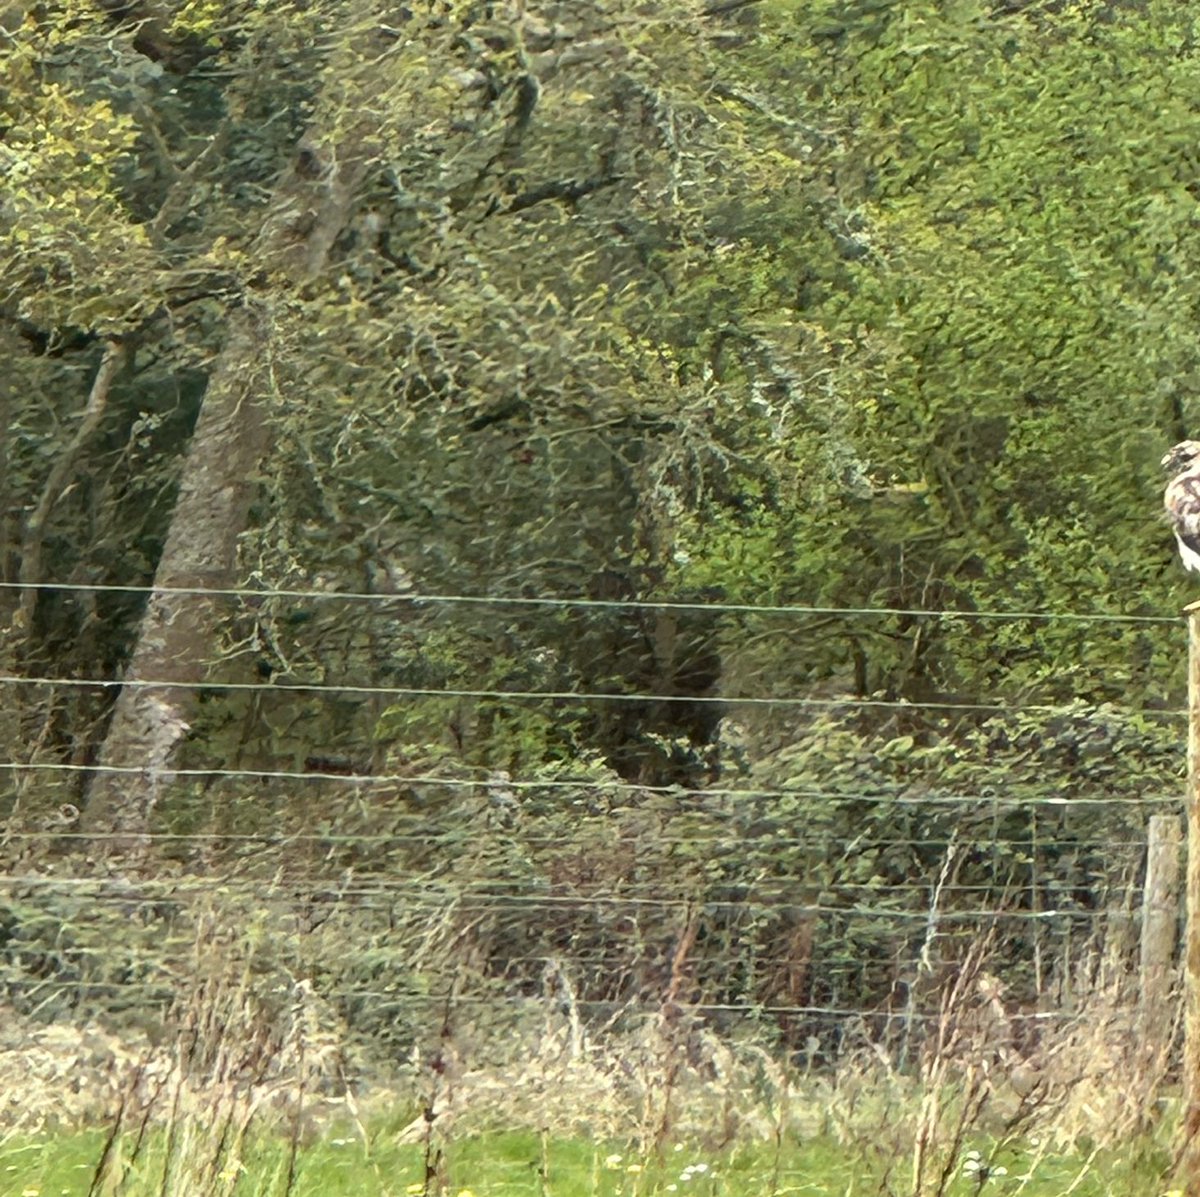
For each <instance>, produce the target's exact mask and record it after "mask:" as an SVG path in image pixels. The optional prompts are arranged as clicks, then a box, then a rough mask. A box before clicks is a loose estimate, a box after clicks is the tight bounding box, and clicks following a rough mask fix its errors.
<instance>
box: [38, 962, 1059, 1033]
mask: <svg viewBox="0 0 1200 1197" xmlns="http://www.w3.org/2000/svg"><path fill="white" fill-rule="evenodd" d="M548 963H551V964H553V963H555V962H554V961H548ZM163 989H164V984H163V983H159V984H156V983H154V982H153V981H131V980H117V981H79V982H62V981H42V982H36V983H34V984H32V985H31V986H30V992H31V993H42V992H46V991H53V992H63V991H71V990H80V991H88V990H91V991H103V992H107V991H113V992H122V993H129V992H136V993H142V994H147V995H156V994H157V995H160V996H162V993H163ZM326 996H328V997H330V998H337V999H347V998H359V999H361V998H371V999H376V1000H379V1001H385V1002H387V1003H388V1004H389V1005H392V1006H394V1007H395V1008H397V1009H403V1008H406V1007H412V1008H417V1009H425V1008H428V1007H430V1006H433V1007H436V1008H439V1009H444V1008H445V1007H446V1006H448V1005H453V1006H494V1005H495V1004H496V1001H497V995H495V994H473V993H459V992H455V991H449V990H447V991H444V992H437V993H428V994H418V993H395V992H393V991H391V990H387V989H358V988H353V989H330V990H328V991H327V994H326ZM164 1000H167V999H164ZM506 1000H508V1001H512V1000H514V999H513V998H512V997H511V996H510V997H508V998H507V999H506ZM520 1000H521V1001H525V1002H528V1003H530V1004H531V1005H537V1004H547V1003H549V1002H551V1001H552V1000H553V999H548V998H547V997H545V996H543V995H540V994H527V995H521V997H520ZM571 1005H573V1006H579V1007H581V1008H584V1009H601V1010H606V1011H627V1012H628V1013H631V1014H638V1013H641V1014H646V1013H647V1007H649V1012H650V1013H653V1012H654V1009H655V1004H654V1003H653V1002H652V1001H651V1002H650V1003H646V1002H644V1001H642V1002H636V1003H635V1002H631V1001H630V1000H629V999H628V998H582V997H574V998H572V999H571ZM688 1009H689V1010H691V1011H693V1012H695V1013H698V1014H705V1013H708V1014H715V1013H726V1014H744V1015H755V1014H772V1015H774V1014H792V1015H812V1016H816V1017H821V1016H825V1017H828V1018H838V1019H845V1018H868V1019H886V1020H895V1021H898V1022H904V1021H917V1022H925V1021H930V1022H936V1021H937V1020H938V1019H939V1018H941V1017H942V1016H941V1015H939V1014H937V1013H930V1012H926V1011H919V1010H911V1011H910V1010H907V1009H898V1010H896V1009H893V1010H888V1009H882V1010H871V1009H863V1008H861V1007H853V1006H847V1007H840V1006H816V1005H814V1006H808V1005H786V1004H778V1003H757V1002H696V1003H689V1004H688ZM1009 1017H1010V1018H1011V1019H1012V1020H1014V1021H1016V1020H1021V1021H1029V1022H1055V1021H1058V1020H1060V1019H1066V1020H1071V1019H1076V1018H1079V1017H1080V1014H1079V1012H1078V1011H1076V1012H1074V1013H1071V1012H1065V1011H1057V1010H1026V1011H1014V1012H1013V1013H1012V1014H1011V1015H1009Z"/></svg>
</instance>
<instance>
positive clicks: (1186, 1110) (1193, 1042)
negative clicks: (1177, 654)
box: [1177, 603, 1200, 1197]
mask: <svg viewBox="0 0 1200 1197" xmlns="http://www.w3.org/2000/svg"><path fill="white" fill-rule="evenodd" d="M1184 610H1185V612H1186V614H1187V621H1188V739H1187V828H1188V832H1187V884H1186V889H1185V902H1186V906H1187V925H1186V931H1185V936H1186V939H1185V948H1184V973H1183V987H1184V1007H1183V1101H1182V1107H1183V1109H1182V1115H1183V1116H1182V1118H1181V1120H1180V1135H1181V1139H1180V1146H1179V1151H1178V1153H1177V1159H1178V1162H1179V1178H1180V1180H1181V1181H1182V1182H1183V1185H1184V1193H1185V1194H1186V1197H1200V603H1192V604H1191V605H1190V606H1188V607H1186V608H1185V609H1184Z"/></svg>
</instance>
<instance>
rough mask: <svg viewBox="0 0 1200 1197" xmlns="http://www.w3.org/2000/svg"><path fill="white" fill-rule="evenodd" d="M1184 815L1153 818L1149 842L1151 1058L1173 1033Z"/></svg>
mask: <svg viewBox="0 0 1200 1197" xmlns="http://www.w3.org/2000/svg"><path fill="white" fill-rule="evenodd" d="M1180 840H1181V834H1180V825H1179V817H1178V815H1152V816H1151V818H1150V827H1149V834H1148V837H1147V841H1146V885H1145V889H1144V890H1143V891H1142V947H1141V953H1140V958H1141V972H1140V984H1139V986H1138V1004H1139V1007H1140V1009H1139V1013H1140V1016H1141V1017H1140V1020H1139V1021H1140V1036H1141V1041H1142V1048H1143V1050H1144V1051H1145V1052H1146V1054H1147V1056H1152V1055H1153V1054H1154V1053H1156V1052H1159V1051H1161V1050H1163V1047H1164V1044H1163V1041H1164V1039H1165V1038H1166V1037H1167V1036H1168V1035H1169V1034H1170V1028H1171V1009H1170V998H1171V978H1172V973H1173V971H1174V970H1173V968H1172V965H1173V963H1174V959H1175V940H1176V937H1177V935H1178V932H1179V865H1180V860H1179V846H1180Z"/></svg>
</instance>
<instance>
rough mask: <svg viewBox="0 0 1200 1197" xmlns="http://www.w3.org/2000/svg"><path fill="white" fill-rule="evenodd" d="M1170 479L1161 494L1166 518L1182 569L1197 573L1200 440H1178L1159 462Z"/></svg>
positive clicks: (1199, 535) (1199, 550) (1199, 554)
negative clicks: (1181, 561)
mask: <svg viewBox="0 0 1200 1197" xmlns="http://www.w3.org/2000/svg"><path fill="white" fill-rule="evenodd" d="M1162 467H1163V469H1164V470H1166V471H1167V474H1168V475H1169V477H1170V480H1169V481H1168V482H1167V489H1166V493H1165V494H1164V495H1163V506H1164V507H1165V508H1166V510H1167V519H1168V520H1169V521H1170V524H1171V528H1172V530H1173V531H1174V533H1175V542H1176V544H1178V545H1179V556H1180V557H1181V558H1182V559H1183V565H1184V568H1185V569H1193V570H1200V441H1180V442H1179V444H1177V445H1176V446H1175V447H1174V448H1173V449H1171V450H1169V451H1168V452H1167V453H1166V454H1165V455H1164V457H1163V459H1162Z"/></svg>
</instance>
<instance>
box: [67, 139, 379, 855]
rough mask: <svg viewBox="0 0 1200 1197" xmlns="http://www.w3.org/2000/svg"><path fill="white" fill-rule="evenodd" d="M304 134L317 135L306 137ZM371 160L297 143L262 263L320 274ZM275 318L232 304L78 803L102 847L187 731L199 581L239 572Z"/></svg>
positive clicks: (261, 439) (212, 624)
mask: <svg viewBox="0 0 1200 1197" xmlns="http://www.w3.org/2000/svg"><path fill="white" fill-rule="evenodd" d="M305 145H306V147H307V146H310V145H315V143H314V142H312V141H309V140H307V139H306V143H305ZM314 161H316V162H317V164H318V166H317V167H316V168H314V166H313V162H314ZM367 161H368V155H367V154H366V153H365V152H363V151H362V150H361V149H360V147H359V144H358V142H357V141H356V140H354V139H347V140H346V141H343V143H342V144H340V145H338V146H336V147H333V148H332V149H330V150H329V152H328V153H327V154H326V155H321V154H320V153H319V151H316V150H311V149H307V148H306V149H305V161H304V163H303V167H302V168H293V169H292V170H291V171H290V172H288V174H287V175H286V176H285V177H284V178H283V179H282V180H281V182H280V184H279V187H278V189H277V191H276V195H275V202H274V203H273V205H272V210H271V212H270V213H269V214H268V217H267V219H266V220H265V221H264V223H263V226H262V230H261V232H260V234H259V237H258V239H257V244H256V246H255V251H256V252H255V257H256V258H257V260H258V261H260V262H262V263H263V264H264V265H265V266H267V267H268V268H269V269H272V270H273V271H275V272H277V277H280V276H282V278H284V279H286V280H288V282H290V283H291V284H293V285H296V286H303V285H305V284H307V283H309V282H310V281H311V280H313V279H314V278H316V277H317V276H318V275H319V274H320V273H321V271H322V270H323V269H324V268H325V265H326V263H327V260H328V256H329V251H330V249H331V248H332V246H333V244H334V241H335V240H336V238H337V236H338V234H339V233H340V232H341V230H342V229H343V228H344V227H345V224H346V221H347V219H348V218H349V215H350V212H351V210H352V206H353V201H354V195H355V192H356V189H357V187H358V185H359V183H360V182H361V180H362V177H363V175H364V173H365V170H366V164H367ZM301 230H302V231H301ZM270 329H271V319H270V311H269V308H268V307H267V306H266V304H265V303H263V304H261V305H260V303H259V301H257V300H254V299H251V298H247V299H245V300H244V301H243V303H242V304H241V305H240V306H238V307H236V308H234V309H233V310H232V312H231V313H230V316H229V319H228V331H227V335H226V339H225V345H224V347H223V349H222V351H221V354H220V356H219V358H218V360H217V364H216V366H215V368H214V371H213V374H212V376H211V378H210V381H209V384H208V388H207V390H206V392H205V396H204V402H203V405H202V406H201V409H200V417H199V419H198V421H197V423H196V428H195V431H194V432H193V434H192V440H191V444H190V446H189V449H188V452H187V454H186V457H185V460H184V465H183V472H182V476H181V480H180V487H179V497H178V499H177V501H176V505H175V510H174V512H173V514H172V517H171V525H170V529H169V531H168V533H167V538H166V541H165V543H164V545H163V550H162V555H161V557H160V558H159V562H158V566H157V569H156V571H155V576H154V589H153V592H152V594H151V596H150V600H149V602H148V604H147V607H146V611H145V613H144V614H143V616H142V620H141V623H140V625H139V627H138V634H137V640H136V643H135V646H134V651H133V655H132V658H131V660H130V663H129V667H128V668H127V670H126V673H125V677H124V679H123V684H122V688H121V693H120V695H119V696H118V698H117V701H116V704H115V707H114V710H113V717H112V720H111V722H110V724H109V729H108V733H107V735H106V737H105V740H104V744H103V747H102V749H101V754H100V761H99V768H98V769H97V771H96V773H95V775H94V776H93V778H92V782H91V785H90V786H89V788H88V793H87V797H86V801H85V805H84V810H83V815H82V819H81V827H82V830H83V831H84V832H85V833H87V834H89V835H91V836H92V837H94V849H95V851H96V852H97V853H100V854H103V855H108V856H127V857H129V856H136V855H138V854H140V852H141V851H142V849H143V848H144V845H145V843H146V835H147V832H148V831H149V823H150V816H151V813H152V811H153V809H154V806H155V803H156V801H157V799H158V793H159V788H160V786H161V785H162V784H163V782H164V780H165V779H166V778H167V777H168V776H169V774H170V767H171V763H172V760H173V758H174V756H175V753H176V750H177V749H178V746H179V744H180V743H181V742H182V741H183V740H184V738H185V737H186V735H187V731H188V718H189V715H190V712H191V707H192V703H193V701H194V697H195V691H196V688H197V686H198V685H199V684H200V683H202V682H203V681H204V680H205V679H206V676H207V669H208V662H209V660H210V659H211V656H212V652H213V643H214V634H215V632H216V628H217V623H218V619H219V609H220V604H221V602H222V600H221V598H220V596H217V595H213V594H211V593H200V592H205V591H212V590H220V589H228V588H230V587H233V586H235V585H236V583H237V581H238V578H237V574H236V564H237V549H238V541H239V538H240V536H241V534H242V532H243V531H244V530H245V528H246V523H247V518H248V516H249V513H250V507H251V504H252V502H253V499H254V495H255V490H256V485H257V483H256V479H257V478H258V477H259V475H260V473H261V470H260V467H261V464H262V461H263V458H264V455H265V453H266V451H267V448H268V445H269V441H270V432H269V428H268V424H267V418H266V412H265V410H264V394H265V393H266V391H267V389H268V388H267V386H266V385H265V384H264V383H263V382H261V381H260V380H261V379H262V376H263V375H264V373H265V371H266V369H267V363H268V362H269V360H270V352H271V331H270Z"/></svg>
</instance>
